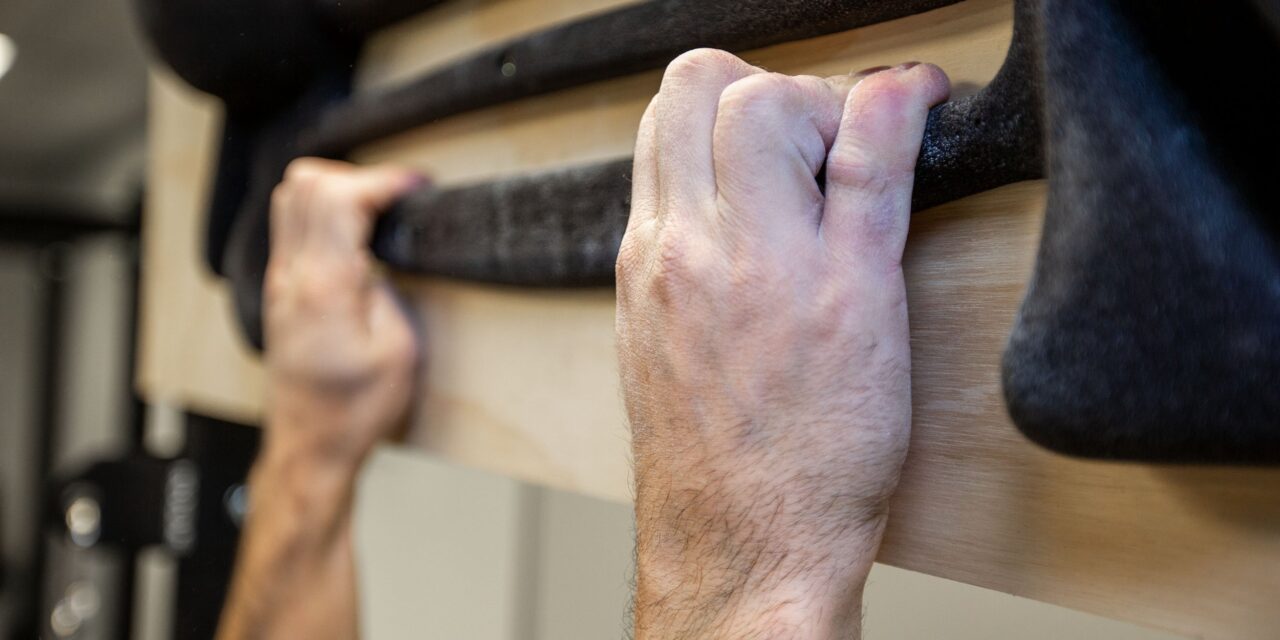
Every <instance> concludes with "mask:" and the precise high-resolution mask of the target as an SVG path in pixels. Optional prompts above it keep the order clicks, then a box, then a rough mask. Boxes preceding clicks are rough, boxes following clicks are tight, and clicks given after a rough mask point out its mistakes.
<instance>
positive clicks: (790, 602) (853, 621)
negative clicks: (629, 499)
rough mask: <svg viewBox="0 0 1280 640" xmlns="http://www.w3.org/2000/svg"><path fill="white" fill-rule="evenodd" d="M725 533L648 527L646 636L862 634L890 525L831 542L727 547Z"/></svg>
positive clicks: (775, 536)
mask: <svg viewBox="0 0 1280 640" xmlns="http://www.w3.org/2000/svg"><path fill="white" fill-rule="evenodd" d="M720 524H722V525H723V524H726V522H721V523H720ZM715 528H716V527H715V526H714V525H712V526H709V527H707V528H706V529H705V530H703V531H701V532H694V531H687V530H685V531H679V532H676V531H673V530H672V529H671V528H667V527H662V526H659V527H655V526H653V525H652V523H650V525H649V526H648V527H641V531H640V532H639V539H638V543H637V559H636V560H637V568H636V602H635V611H636V629H637V638H643V639H647V640H661V639H663V638H689V639H699V640H701V639H709V638H737V637H787V638H796V639H806V640H808V639H812V640H818V639H823V640H826V639H835V638H840V639H843V640H847V639H848V638H856V637H857V634H856V632H857V630H858V629H859V627H860V621H861V613H862V594H863V590H864V588H865V585H866V581H867V577H868V575H869V574H870V571H871V567H872V565H873V563H874V561H875V555H876V551H877V549H878V547H879V543H880V538H881V535H882V532H883V530H884V519H883V518H881V519H878V520H877V521H875V522H871V523H866V524H865V525H862V526H856V527H851V528H850V531H853V532H854V533H852V534H850V535H842V536H840V537H837V538H832V539H829V540H827V541H826V542H824V543H815V542H814V541H812V540H811V539H810V540H809V541H808V542H805V543H801V544H797V543H796V541H797V540H803V539H806V536H805V535H804V533H805V532H793V533H786V532H782V531H774V532H771V534H770V535H769V536H767V537H764V538H760V539H736V540H733V541H727V540H723V539H722V537H721V536H719V535H718V534H717V533H716V531H715Z"/></svg>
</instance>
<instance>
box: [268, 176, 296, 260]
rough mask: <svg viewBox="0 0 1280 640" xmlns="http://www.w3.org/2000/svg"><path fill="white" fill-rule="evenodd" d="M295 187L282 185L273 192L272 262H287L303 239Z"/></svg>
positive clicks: (277, 186)
mask: <svg viewBox="0 0 1280 640" xmlns="http://www.w3.org/2000/svg"><path fill="white" fill-rule="evenodd" d="M294 198H295V193H294V188H293V185H290V184H287V183H283V182H282V183H280V184H278V185H276V188H275V189H273V190H272V191H271V260H272V261H277V260H281V261H283V260H286V259H288V258H290V257H291V256H292V255H293V254H294V252H296V251H297V248H298V244H299V243H300V242H301V239H302V228H301V223H300V221H299V220H298V215H297V211H295V210H294V207H293V202H294Z"/></svg>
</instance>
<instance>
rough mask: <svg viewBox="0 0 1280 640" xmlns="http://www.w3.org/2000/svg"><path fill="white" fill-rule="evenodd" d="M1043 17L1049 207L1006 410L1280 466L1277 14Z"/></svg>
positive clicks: (1192, 455)
mask: <svg viewBox="0 0 1280 640" xmlns="http://www.w3.org/2000/svg"><path fill="white" fill-rule="evenodd" d="M1259 6H1261V4H1259ZM1272 12H1273V13H1274V7H1272ZM1043 22H1044V24H1045V26H1046V37H1045V39H1044V46H1045V54H1044V64H1045V70H1046V74H1045V77H1046V84H1045V98H1046V104H1047V113H1046V122H1047V123H1048V124H1049V128H1048V148H1047V151H1048V174H1049V201H1048V208H1047V212H1046V220H1045V227H1044V234H1043V239H1042V242H1041V246H1040V253H1039V257H1038V259H1037V262H1036V269H1035V274H1034V277H1033V278H1032V280H1031V283H1030V287H1029V290H1028V293H1027V297H1026V299H1025V300H1024V302H1023V305H1022V308H1021V311H1020V313H1019V317H1018V320H1017V324H1016V326H1015V328H1014V330H1013V333H1012V335H1011V337H1010V340H1009V347H1008V350H1007V352H1006V353H1005V356H1004V389H1005V395H1006V398H1007V400H1008V405H1009V411H1010V414H1011V415H1012V417H1013V419H1014V421H1015V422H1016V423H1017V425H1018V427H1019V428H1020V429H1021V430H1022V431H1023V432H1025V433H1026V434H1027V435H1028V436H1029V437H1031V438H1032V439H1033V440H1035V441H1037V442H1039V443H1041V444H1043V445H1045V446H1047V447H1049V448H1051V449H1054V450H1056V451H1060V452H1064V453H1068V454H1073V455H1079V456H1088V457H1096V458H1116V459H1130V460H1144V461H1168V462H1231V463H1269V464H1275V463H1280V248H1278V246H1277V240H1278V238H1280V235H1278V234H1277V222H1278V219H1280V190H1277V188H1276V180H1277V176H1280V162H1278V160H1277V158H1280V155H1278V154H1277V150H1278V149H1280V126H1277V124H1276V114H1278V113H1280V93H1277V92H1276V91H1275V87H1274V86H1272V85H1273V84H1274V83H1271V82H1268V81H1265V80H1261V79H1262V78H1273V77H1274V76H1275V71H1274V70H1275V65H1276V63H1277V61H1280V48H1278V45H1277V42H1278V40H1277V33H1278V32H1277V31H1276V30H1273V27H1275V26H1276V23H1274V22H1269V21H1267V20H1263V19H1261V17H1260V15H1259V14H1258V13H1256V12H1255V8H1254V7H1252V6H1250V5H1249V4H1248V3H1246V2H1219V3H1213V5H1212V6H1207V5H1205V4H1204V3H1201V2H1197V1H1194V0H1158V1H1157V0H1147V1H1136V0H1131V1H1121V0H1095V1H1092V2H1077V1H1074V0H1044V3H1043Z"/></svg>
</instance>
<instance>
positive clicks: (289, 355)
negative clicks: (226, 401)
mask: <svg viewBox="0 0 1280 640" xmlns="http://www.w3.org/2000/svg"><path fill="white" fill-rule="evenodd" d="M422 182H423V180H422V178H421V177H419V176H417V175H415V174H413V173H410V172H408V171H405V170H402V169H391V168H371V169H361V168H355V167H353V166H351V165H348V164H344V163H340V162H332V161H327V160H317V159H302V160H297V161H295V162H294V163H293V164H291V165H290V166H289V169H288V171H287V172H286V174H285V180H284V182H283V183H281V184H280V186H278V187H277V188H276V190H275V193H274V194H273V195H272V217H271V234H272V243H271V244H272V247H271V262H270V264H269V265H268V267H267V276H266V289H265V298H266V306H265V311H264V322H265V330H266V363H267V376H268V383H269V385H270V389H269V394H270V398H269V403H270V409H269V415H268V419H267V422H268V425H269V429H268V440H269V442H268V447H269V448H270V447H271V446H272V445H273V444H275V442H272V441H286V442H287V444H286V445H285V446H284V447H283V448H287V449H290V450H300V451H303V452H305V453H307V454H315V455H316V456H317V457H318V458H319V459H321V460H326V461H336V462H338V463H340V464H342V465H344V466H347V467H352V466H357V465H358V464H359V462H360V461H361V460H363V459H364V457H365V456H366V455H367V454H368V453H369V451H370V450H371V449H372V448H373V446H374V445H375V444H377V442H378V441H379V439H381V438H382V437H384V436H386V435H387V434H388V433H389V432H390V431H391V430H392V429H394V428H395V427H396V425H397V424H398V422H399V420H400V419H401V418H402V417H403V416H404V414H405V413H406V411H407V410H408V407H409V400H410V397H411V394H412V391H413V381H414V380H413V378H414V376H413V374H414V371H415V368H416V365H417V359H418V346H417V345H418V341H417V338H416V336H415V334H414V331H413V327H412V325H411V324H410V322H409V319H408V318H407V317H406V315H405V313H404V311H403V309H402V307H401V306H400V304H399V303H398V301H397V299H396V297H395V295H394V294H393V292H392V290H391V287H390V286H389V285H388V284H387V282H386V281H385V280H383V279H382V278H380V277H378V275H377V274H376V272H375V271H374V269H373V266H372V261H373V259H372V256H371V255H370V252H369V249H368V243H369V238H370V235H371V234H372V229H373V223H374V220H375V218H376V217H377V216H378V215H379V214H380V213H381V212H382V210H383V209H385V208H386V207H387V206H389V205H390V204H391V203H392V202H393V201H394V200H395V199H396V198H398V197H399V196H401V195H402V194H404V193H405V192H406V191H407V190H409V189H411V188H413V187H414V186H416V185H419V184H421V183H422Z"/></svg>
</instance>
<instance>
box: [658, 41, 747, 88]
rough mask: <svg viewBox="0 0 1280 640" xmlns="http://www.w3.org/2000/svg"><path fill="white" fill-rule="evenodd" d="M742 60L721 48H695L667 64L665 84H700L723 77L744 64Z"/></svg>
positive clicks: (663, 79)
mask: <svg viewBox="0 0 1280 640" xmlns="http://www.w3.org/2000/svg"><path fill="white" fill-rule="evenodd" d="M742 64H743V62H742V60H740V59H738V57H737V56H735V55H733V54H732V53H729V52H727V51H721V50H719V49H705V48H704V49H694V50H692V51H687V52H685V53H682V54H680V55H679V56H677V57H676V59H675V60H672V61H671V64H669V65H667V70H666V73H664V74H663V77H662V84H663V86H664V87H665V86H669V85H670V84H681V85H683V84H698V83H701V82H705V81H708V80H715V79H719V78H723V77H724V76H726V75H728V74H729V73H732V72H733V70H734V69H735V68H737V67H738V66H740V65H742Z"/></svg>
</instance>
